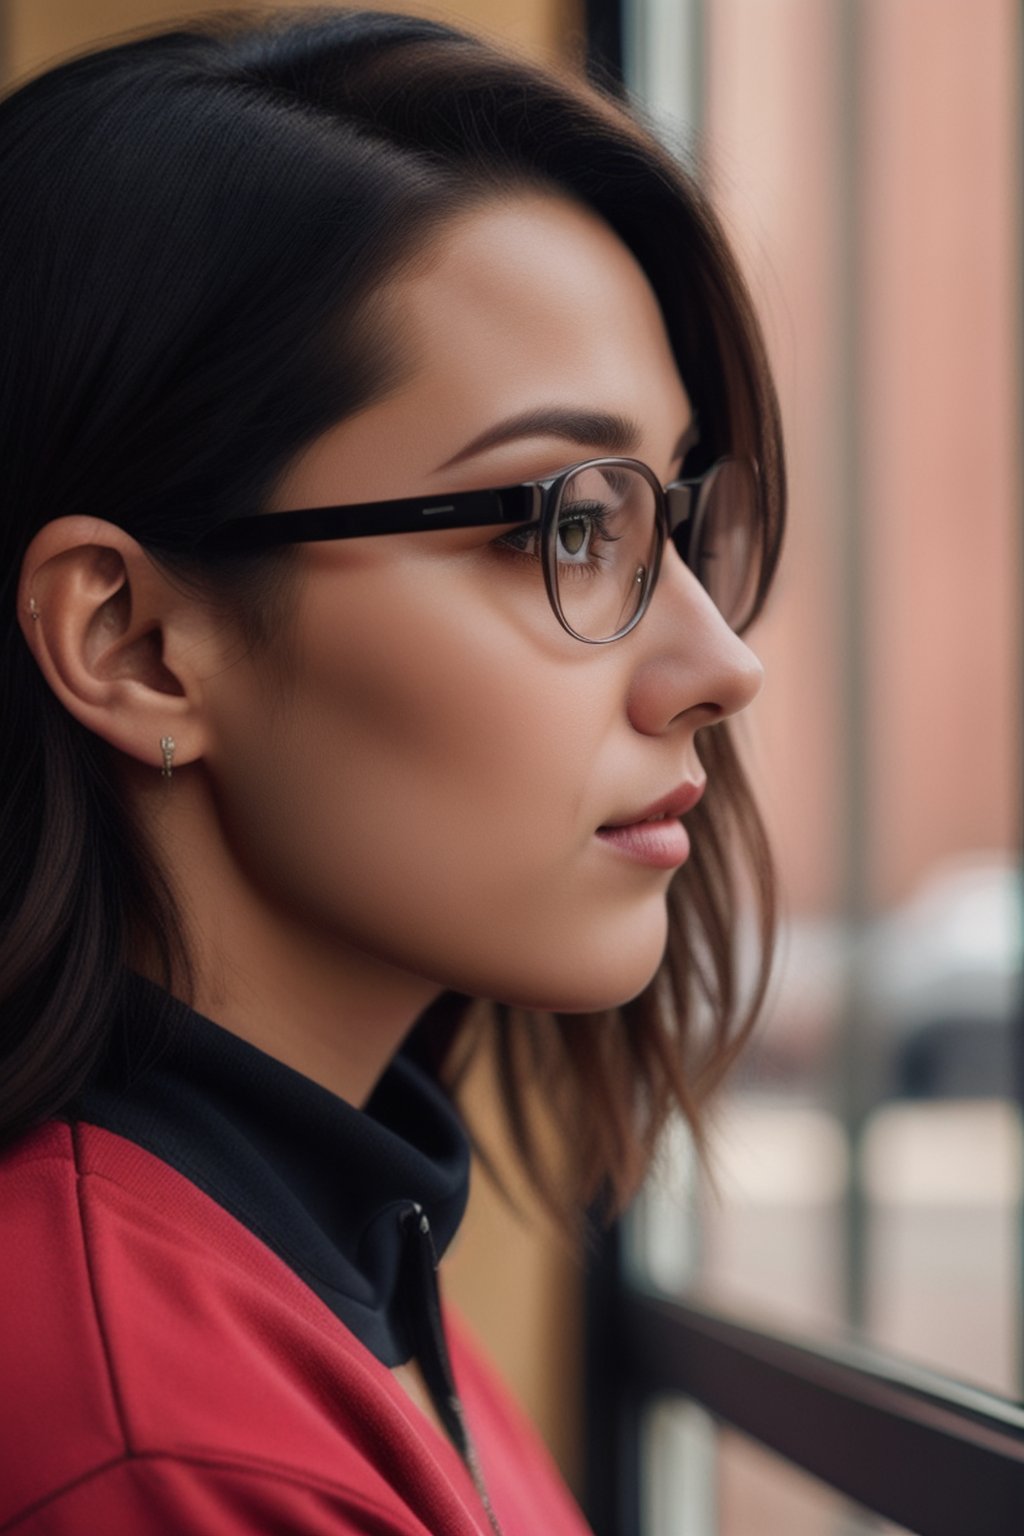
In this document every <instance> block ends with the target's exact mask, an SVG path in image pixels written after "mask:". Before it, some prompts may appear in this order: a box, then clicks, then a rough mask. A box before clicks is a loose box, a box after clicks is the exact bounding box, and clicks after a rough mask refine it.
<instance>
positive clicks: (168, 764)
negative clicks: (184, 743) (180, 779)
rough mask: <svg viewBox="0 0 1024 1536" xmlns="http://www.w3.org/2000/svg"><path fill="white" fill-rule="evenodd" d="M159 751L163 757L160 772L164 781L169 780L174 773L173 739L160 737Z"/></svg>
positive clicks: (171, 737)
mask: <svg viewBox="0 0 1024 1536" xmlns="http://www.w3.org/2000/svg"><path fill="white" fill-rule="evenodd" d="M160 751H161V752H162V753H163V755H164V765H163V767H162V768H161V770H160V772H161V774H162V775H163V777H164V778H165V779H169V778H170V777H171V774H172V773H173V772H174V737H173V736H161V738H160Z"/></svg>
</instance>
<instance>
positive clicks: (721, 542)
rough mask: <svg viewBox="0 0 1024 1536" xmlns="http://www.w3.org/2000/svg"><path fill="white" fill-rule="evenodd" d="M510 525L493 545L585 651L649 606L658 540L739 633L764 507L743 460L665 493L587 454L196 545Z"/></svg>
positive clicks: (749, 606)
mask: <svg viewBox="0 0 1024 1536" xmlns="http://www.w3.org/2000/svg"><path fill="white" fill-rule="evenodd" d="M499 524H510V525H516V526H514V527H513V528H512V529H511V531H510V532H509V533H508V534H507V535H506V536H505V537H504V538H503V539H502V540H500V543H501V544H502V545H503V546H505V547H506V548H507V549H508V550H509V551H510V553H513V552H518V553H519V554H520V555H522V556H523V557H525V558H532V559H534V560H536V561H537V563H538V564H539V566H540V569H541V571H542V573H543V578H544V584H545V587H546V589H547V595H548V599H549V601H550V603H551V607H552V609H553V611H554V614H555V617H556V618H557V620H558V622H559V624H561V626H562V628H563V629H565V630H567V631H568V633H569V634H570V635H572V636H574V638H575V639H577V640H582V641H584V642H585V643H586V644H588V645H606V644H608V643H609V642H610V641H612V640H621V639H622V637H623V635H628V634H629V632H630V630H631V629H634V628H635V627H636V625H637V624H639V622H640V620H641V619H642V618H643V616H644V614H645V613H646V611H647V608H648V605H649V604H650V601H651V597H652V594H653V592H654V588H655V585H656V583H657V580H658V572H659V570H660V568H661V557H662V553H663V551H664V547H665V540H666V539H667V538H671V539H672V542H673V544H674V545H675V548H676V550H677V551H678V553H679V554H680V555H681V557H682V559H683V560H684V561H685V563H686V565H687V566H688V567H689V569H690V570H691V571H692V572H693V574H694V575H695V576H696V577H697V579H698V581H700V583H701V585H702V586H703V587H704V588H705V589H706V590H707V592H708V593H709V595H710V596H711V598H712V600H713V601H714V602H715V604H716V605H717V607H718V609H719V610H720V612H721V613H722V615H723V617H724V618H725V619H726V620H727V621H728V622H729V624H731V625H732V627H733V628H734V629H736V630H740V629H742V628H743V627H744V625H745V624H746V623H747V622H748V621H749V619H750V617H751V615H752V612H753V609H754V605H755V603H756V600H757V596H758V591H759V577H760V562H761V528H762V518H761V506H760V482H759V476H758V472H757V465H756V464H755V462H754V461H753V460H752V459H749V458H739V457H728V458H721V459H718V460H716V462H715V463H714V464H712V465H711V467H710V468H709V469H707V470H705V471H704V472H703V473H702V474H700V475H697V476H693V477H691V478H689V479H682V480H675V481H673V482H672V483H671V484H670V485H667V486H664V487H663V486H662V485H661V483H660V481H659V480H658V478H657V476H656V475H655V473H654V471H653V470H651V469H649V468H648V467H647V465H646V464H643V463H641V462H640V460H639V459H624V458H602V459H587V460H585V461H584V462H583V463H581V464H571V465H570V466H569V467H568V468H567V469H563V470H561V471H560V472H559V473H558V474H557V475H552V476H551V477H550V478H548V479H545V480H531V481H527V482H526V483H525V484H523V485H512V486H505V487H502V488H500V489H497V490H484V491H459V492H456V493H455V494H454V495H451V496H442V497H435V498H433V499H424V498H423V497H409V498H405V499H403V500H400V501H374V502H362V503H359V504H358V505H353V506H340V507H313V508H310V509H308V510H303V511H295V512H265V513H261V514H258V515H256V516H245V517H238V518H231V519H229V520H228V521H226V522H224V523H221V524H220V525H219V526H218V527H217V528H214V529H213V530H211V532H210V533H208V534H206V535H205V536H204V537H203V538H202V539H200V540H199V542H198V544H197V546H196V547H197V548H199V549H202V550H205V551H210V552H216V553H220V554H251V553H256V552H259V551H261V550H266V549H272V548H275V547H279V546H282V545H286V544H305V543H312V542H316V541H319V540H325V539H356V538H366V537H367V536H374V535H377V534H385V533H415V532H417V531H422V530H425V529H443V528H483V527H488V526H491V525H494V526H497V525H499Z"/></svg>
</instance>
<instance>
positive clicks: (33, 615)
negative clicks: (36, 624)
mask: <svg viewBox="0 0 1024 1536" xmlns="http://www.w3.org/2000/svg"><path fill="white" fill-rule="evenodd" d="M28 616H29V618H30V619H38V617H39V609H38V608H37V606H36V600H35V598H34V597H30V598H29V600H28Z"/></svg>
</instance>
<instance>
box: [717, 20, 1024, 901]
mask: <svg viewBox="0 0 1024 1536" xmlns="http://www.w3.org/2000/svg"><path fill="white" fill-rule="evenodd" d="M857 16H858V21H859V27H860V32H861V36H862V43H863V55H862V61H861V67H860V78H861V89H860V95H859V99H858V108H857V110H858V114H859V118H860V123H861V136H860V169H859V179H860V188H861V190H860V193H859V205H858V207H857V216H856V219H855V220H854V221H853V227H854V228H855V229H856V231H857V241H856V247H855V249H854V250H852V251H847V252H846V253H845V256H846V264H847V265H848V267H849V268H850V269H852V270H853V271H854V272H855V273H857V274H859V275H858V284H859V294H858V298H857V303H858V305H859V311H858V312H859V317H860V327H859V337H858V341H859V352H860V359H861V363H860V384H859V389H858V399H857V413H858V414H859V417H860V427H859V445H860V452H859V454H858V468H859V477H860V482H861V486H862V493H863V494H862V503H861V511H860V516H861V517H862V518H863V534H864V538H865V541H866V552H867V578H868V579H867V596H866V607H865V613H864V634H865V642H866V648H865V666H866V676H867V682H868V732H867V734H868V740H867V742H866V743H865V744H863V748H864V751H863V757H864V765H865V768H866V771H867V775H868V804H869V813H870V829H869V846H868V857H869V869H870V885H871V888H872V896H873V899H874V901H876V902H877V903H879V904H883V905H884V904H888V903H890V902H893V901H897V900H900V899H902V898H903V897H905V896H906V895H907V894H908V893H909V891H910V890H911V889H912V888H913V886H914V885H915V883H916V882H917V881H918V880H919V879H920V878H921V876H922V875H923V873H924V872H925V871H926V870H927V869H928V867H929V866H930V865H932V864H933V863H934V862H936V861H938V860H940V859H942V858H943V857H945V856H947V855H949V854H953V853H956V852H958V851H964V850H978V849H1005V848H1013V847H1015V846H1016V842H1017V837H1018V797H1019V783H1020V762H1019V750H1018V734H1019V717H1020V702H1019V701H1020V667H1019V656H1020V636H1019V628H1020V625H1019V613H1018V609H1019V587H1020V576H1019V572H1020V555H1019V542H1018V540H1019V534H1018V528H1019V506H1020V456H1019V445H1018V442H1017V436H1018V423H1019V420H1020V416H1019V410H1020V402H1019V395H1018V389H1019V384H1018V380H1019V371H1018V370H1019V360H1018V358H1017V356H1016V351H1015V349H1016V347H1017V344H1018V337H1019V314H1018V281H1019V278H1018V272H1019V263H1020V236H1019V229H1018V227H1017V224H1016V222H1015V221H1016V219H1017V217H1018V214H1019V202H1020V197H1019V186H1020V168H1019V166H1018V165H1017V164H1016V163H1015V142H1016V132H1017V125H1016V116H1015V114H1016V108H1017V93H1018V91H1019V82H1018V81H1017V78H1016V60H1017V57H1018V54H1017V38H1016V27H1017V24H1018V20H1017V9H1016V7H1015V6H1014V5H1013V3H1012V0H864V3H863V4H862V5H861V6H860V7H859V9H858V12H857ZM839 21H840V7H839V5H838V4H836V3H823V0H772V3H771V4H767V3H757V0H711V3H710V4H709V6H708V11H707V28H708V45H709V54H710V75H709V80H708V109H709V111H708V135H709V148H710V158H711V164H712V168H713V174H714V180H715V183H716V189H717V195H718V199H719V203H720V206H721V207H722V209H723V211H724V213H725V215H726V218H727V221H728V223H729V225H730V228H731V229H732V230H733V231H734V233H735V234H736V235H737V237H738V239H739V241H740V244H741V247H742V249H743V251H744V253H745V257H746V262H747V268H748V271H749V273H750V275H751V279H752V282H753V285H754V289H755V293H756V295H757V298H758V301H759V303H760V306H761V309H762V312H763V314H764V315H765V319H766V325H767V330H768V335H769V340H770V345H771V349H772V353H773V357H774V360H775V364H776V368H777V372H778V378H779V384H780V389H781V393H782V398H783V408H784V414H785V420H786V426H787V432H788V440H789V451H790V462H791V473H792V524H791V526H792V536H791V538H790V543H789V547H788V550H787V554H786V565H785V570H784V574H783V577H782V580H781V582H780V585H779V590H778V595H777V599H776V601H775V604H774V606H773V609H772V611H771V612H770V614H769V616H768V617H767V618H766V620H765V622H764V625H763V628H762V630H761V631H760V633H759V634H758V636H757V638H756V641H755V644H756V645H757V647H758V648H759V649H760V651H761V653H762V655H763V658H764V660H765V662H766V665H767V668H768V679H769V680H768V686H767V687H766V689H765V692H764V694H763V696H762V699H761V700H760V701H759V704H758V706H757V710H758V714H757V717H756V718H755V720H754V722H753V735H754V741H753V743H752V756H753V761H754V764H755V770H756V772H757V773H758V776H759V778H760V781H761V783H762V785H763V799H764V803H765V808H766V811H767V813H768V815H769V819H770V822H771V825H772V827H773V830H774V833H775V838H776V844H777V847H778V849H779V854H780V860H781V863H782V867H783V872H784V878H785V884H786V890H787V895H788V903H789V906H790V909H791V910H792V911H794V912H815V911H822V910H828V909H829V908H831V907H832V906H834V904H835V902H836V900H837V894H838V889H839V877H840V863H839V860H840V857H841V838H840V832H839V827H840V818H841V817H842V814H843V799H844V783H845V775H846V771H847V765H848V764H849V762H850V759H851V755H852V754H851V748H852V747H854V746H855V745H856V744H854V743H852V742H851V741H850V739H849V733H848V730H847V728H846V725H845V723H844V719H843V712H842V695H841V673H840V663H841V649H840V648H841V644H842V637H841V635H840V633H839V630H838V626H837V613H838V610H839V599H840V593H841V583H842V582H843V579H844V575H843V570H842V567H841V561H840V555H839V551H840V548H841V539H840V535H841V518H842V517H843V516H844V495H843V486H842V463H843V453H842V447H843V435H844V433H845V432H846V431H847V429H848V427H849V426H850V425H851V420H850V418H849V413H848V412H846V410H845V409H844V395H843V366H844V365H843V356H842V350H841V348H842V335H843V331H842V323H843V322H842V304H843V302H844V299H843V290H842V283H841V274H842V268H843V265H844V263H843V261H842V259H841V258H842V257H843V255H844V253H843V252H842V250H841V249H840V245H839V242H840V239H841V237H842V229H843V222H842V208H841V204H840V198H841V196H842V185H843V183H842V140H841V121H840V117H841V114H840V112H839V107H838V104H839V102H840V99H841V94H840V93H841V70H842V68H843V60H842V48H843V37H842V35H841V33H840V30H839Z"/></svg>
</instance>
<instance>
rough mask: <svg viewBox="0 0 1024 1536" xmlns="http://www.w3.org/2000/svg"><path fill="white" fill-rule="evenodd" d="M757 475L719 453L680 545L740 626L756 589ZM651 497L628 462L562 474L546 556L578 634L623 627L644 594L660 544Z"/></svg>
mask: <svg viewBox="0 0 1024 1536" xmlns="http://www.w3.org/2000/svg"><path fill="white" fill-rule="evenodd" d="M758 531H759V530H758V506H757V482H756V478H755V472H754V469H753V466H752V465H751V464H749V463H747V462H746V461H744V460H740V459H723V460H721V461H720V462H719V464H717V465H716V466H715V468H714V469H713V470H712V471H711V472H710V473H709V474H708V475H707V476H706V477H705V479H704V482H703V484H702V486H701V491H700V494H699V496H698V500H697V504H696V506H695V508H694V511H693V515H692V517H691V519H690V520H689V521H688V522H687V523H685V524H684V525H683V527H682V528H681V529H680V531H679V534H678V535H677V543H678V544H679V547H680V552H681V553H682V554H684V557H686V558H687V559H688V563H689V564H690V567H691V569H692V570H693V572H694V574H695V575H696V576H697V578H698V580H699V581H700V582H701V583H702V585H703V586H704V587H705V588H706V589H707V591H708V592H709V594H710V595H711V597H712V599H713V600H714V602H715V603H716V605H717V606H718V608H719V609H720V610H721V612H722V614H723V615H724V617H725V618H726V619H727V620H728V621H729V623H730V624H732V625H733V626H734V627H735V628H739V627H740V626H741V625H742V624H743V622H744V621H745V620H746V619H747V618H748V617H749V615H750V612H751V609H752V606H753V600H754V597H755V595H756V590H757V557H758V550H759V543H758ZM658 538H659V529H658V497H657V492H656V491H655V489H654V487H653V485H651V483H650V482H649V481H648V480H647V479H646V477H645V476H644V475H642V474H640V473H639V471H637V470H634V469H630V468H629V467H628V466H626V465H613V464H590V465H584V466H583V467H582V468H581V469H579V470H577V471H576V472H575V473H574V474H572V475H570V476H569V478H568V479H567V480H566V481H565V484H564V486H563V489H562V494H561V497H560V500H559V506H558V514H557V518H556V521H555V525H554V527H553V529H552V533H551V539H552V541H553V550H552V552H551V555H550V556H549V559H550V561H551V563H552V568H553V570H554V574H555V587H556V591H557V594H558V601H559V606H560V607H561V610H562V615H563V618H564V619H565V621H566V623H567V624H568V625H569V627H570V629H572V630H573V631H574V632H575V633H576V634H577V635H580V636H581V637H582V638H583V639H586V640H607V639H610V638H611V637H612V636H614V635H618V634H621V633H622V632H623V631H624V630H626V629H628V628H629V626H630V624H631V623H632V621H633V620H634V619H635V618H636V616H637V614H638V612H639V611H640V609H641V607H642V605H643V603H644V601H645V598H646V596H647V592H648V587H649V581H648V573H649V572H650V570H651V568H652V566H653V563H654V561H655V559H656V558H657V550H658Z"/></svg>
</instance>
